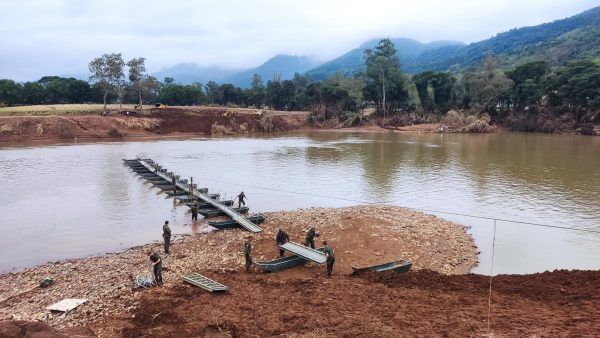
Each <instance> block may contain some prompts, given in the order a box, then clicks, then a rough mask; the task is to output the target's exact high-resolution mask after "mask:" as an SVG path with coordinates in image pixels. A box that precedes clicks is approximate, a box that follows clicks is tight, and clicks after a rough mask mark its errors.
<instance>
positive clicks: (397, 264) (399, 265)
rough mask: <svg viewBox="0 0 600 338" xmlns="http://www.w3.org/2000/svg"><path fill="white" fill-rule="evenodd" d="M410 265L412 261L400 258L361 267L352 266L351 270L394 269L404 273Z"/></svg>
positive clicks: (377, 270) (355, 271) (380, 270)
mask: <svg viewBox="0 0 600 338" xmlns="http://www.w3.org/2000/svg"><path fill="white" fill-rule="evenodd" d="M411 267H412V262H410V261H406V260H403V259H400V260H397V261H391V262H389V263H384V264H379V265H372V266H367V267H363V268H359V267H356V266H352V270H353V273H357V272H363V271H367V270H369V271H376V272H383V271H395V272H397V273H404V272H408V271H409V270H410V268H411Z"/></svg>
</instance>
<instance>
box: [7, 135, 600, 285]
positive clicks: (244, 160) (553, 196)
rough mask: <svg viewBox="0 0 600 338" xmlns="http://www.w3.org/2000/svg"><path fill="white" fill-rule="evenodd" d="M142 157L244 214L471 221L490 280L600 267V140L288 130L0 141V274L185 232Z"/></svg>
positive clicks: (185, 218) (182, 210) (180, 210)
mask: <svg viewBox="0 0 600 338" xmlns="http://www.w3.org/2000/svg"><path fill="white" fill-rule="evenodd" d="M136 155H143V156H145V157H151V158H153V159H156V160H157V161H158V162H160V163H161V164H163V166H165V167H167V168H169V169H171V170H173V171H175V172H177V173H179V174H181V175H182V176H184V177H190V176H193V177H194V180H195V181H197V182H200V183H199V184H200V185H201V186H206V187H208V188H209V189H210V191H211V192H218V193H221V195H222V197H225V198H233V197H234V196H235V195H237V193H239V191H240V190H244V192H245V193H246V195H247V196H248V204H249V206H250V207H251V211H253V212H260V211H275V210H282V209H286V210H293V209H298V208H308V207H321V206H326V207H341V206H349V205H357V204H366V203H387V204H393V205H399V206H404V207H411V208H416V209H426V210H436V211H438V212H431V213H434V214H436V215H438V216H440V217H443V218H446V219H448V220H451V221H456V222H459V223H461V224H465V225H467V226H469V227H470V229H469V232H470V233H471V234H472V235H473V236H474V238H475V240H476V242H477V245H478V247H479V248H480V250H481V254H480V257H479V259H480V264H479V266H478V267H477V268H476V269H475V270H474V271H475V272H478V273H485V274H489V273H490V271H491V270H490V264H491V255H492V238H493V231H492V229H493V224H494V221H492V220H488V219H481V218H473V217H468V216H459V215H452V214H445V213H442V212H450V213H459V214H468V215H474V216H482V217H488V218H499V219H508V220H515V221H518V222H534V223H542V224H548V225H553V226H559V227H576V228H581V229H587V230H592V231H596V232H581V231H572V230H564V229H557V228H546V227H539V226H532V225H527V224H523V223H511V222H506V221H497V223H496V229H497V231H496V242H495V243H496V245H495V249H494V252H495V255H494V260H493V274H497V273H531V272H539V271H544V270H552V269H559V268H567V269H598V268H600V170H599V168H600V138H597V137H584V136H572V135H540V134H512V133H508V134H493V135H459V134H456V135H440V134H398V133H346V132H322V131H316V132H297V133H290V134H280V135H277V136H271V137H250V138H198V139H184V140H160V141H143V142H101V143H77V142H69V143H62V144H53V145H40V144H34V143H3V144H0V186H1V190H0V233H1V234H2V235H1V236H0V251H1V252H0V272H8V271H12V270H15V269H20V268H24V267H28V266H32V265H36V264H41V263H44V262H47V261H54V260H59V259H65V258H76V257H85V256H89V255H96V254H102V253H105V252H112V251H118V250H122V249H125V248H128V247H131V246H133V245H137V244H142V243H147V242H150V241H153V240H159V239H161V232H162V229H161V227H162V223H163V221H164V220H169V221H170V222H171V224H172V229H173V231H174V232H175V233H190V232H198V231H202V228H198V227H195V226H190V225H189V223H190V216H189V214H187V213H186V212H187V208H186V207H182V206H179V207H176V206H174V204H173V201H172V200H171V199H165V195H164V194H161V193H160V191H159V190H158V189H156V188H152V187H151V186H150V185H149V184H147V183H145V182H144V181H143V180H142V179H141V178H140V177H138V176H137V175H135V174H134V173H133V172H131V170H129V168H128V167H126V166H124V165H123V164H122V161H121V159H123V158H134V157H135V156H136Z"/></svg>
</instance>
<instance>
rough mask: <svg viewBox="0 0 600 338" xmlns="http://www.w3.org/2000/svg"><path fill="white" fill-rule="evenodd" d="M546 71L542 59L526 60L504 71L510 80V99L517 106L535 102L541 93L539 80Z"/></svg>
mask: <svg viewBox="0 0 600 338" xmlns="http://www.w3.org/2000/svg"><path fill="white" fill-rule="evenodd" d="M547 72H548V65H547V64H546V62H544V61H535V62H528V63H525V64H522V65H519V66H517V67H516V68H515V69H513V70H511V71H508V72H506V76H507V77H508V78H509V79H511V80H512V82H513V87H512V89H511V93H510V95H511V99H512V101H513V102H514V103H515V105H516V106H517V107H523V106H526V105H531V104H534V103H536V102H537V101H538V100H539V99H540V98H541V97H542V95H543V90H542V86H541V81H542V78H543V76H544V75H546V73H547Z"/></svg>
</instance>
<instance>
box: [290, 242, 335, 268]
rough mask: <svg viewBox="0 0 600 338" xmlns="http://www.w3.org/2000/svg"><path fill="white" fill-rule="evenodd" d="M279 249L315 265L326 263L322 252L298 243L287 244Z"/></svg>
mask: <svg viewBox="0 0 600 338" xmlns="http://www.w3.org/2000/svg"><path fill="white" fill-rule="evenodd" d="M279 247H280V248H282V249H284V250H287V251H289V252H292V253H295V254H296V255H298V256H301V257H303V258H305V259H308V260H309V261H313V262H315V263H319V264H323V263H325V262H326V261H327V257H325V254H324V253H323V252H321V251H319V250H316V249H313V248H309V247H306V246H304V245H301V244H298V243H294V242H287V243H285V244H283V245H280V246H279Z"/></svg>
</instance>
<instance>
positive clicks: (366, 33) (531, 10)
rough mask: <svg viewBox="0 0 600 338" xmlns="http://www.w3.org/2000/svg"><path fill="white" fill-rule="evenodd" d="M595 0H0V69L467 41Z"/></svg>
mask: <svg viewBox="0 0 600 338" xmlns="http://www.w3.org/2000/svg"><path fill="white" fill-rule="evenodd" d="M597 5H600V0H594V1H590V0H559V1H552V2H549V1H545V0H544V1H542V0H530V1H522V0H519V1H517V0H488V1H478V0H477V1H476V0H464V1H442V0H420V1H384V0H371V1H348V0H347V1H340V0H330V1H326V0H304V1H278V0H277V1H276V0H256V1H241V0H238V1H234V0H230V1H226V0H221V1H212V0H206V1H193V0H170V1H159V0H145V1H142V0H133V1H124V0H95V1H92V0H62V1H59V0H57V1H52V0H48V1H43V0H32V1H3V2H1V3H0V11H1V12H2V13H3V14H4V15H3V20H2V22H0V45H1V46H2V48H1V50H0V78H13V79H16V80H20V81H24V80H33V79H37V78H39V77H41V76H43V75H51V74H87V63H88V62H89V60H91V58H93V57H95V56H98V55H100V54H102V53H105V52H122V53H123V55H124V57H125V58H132V57H137V56H143V57H146V58H147V68H148V69H149V71H156V70H159V69H160V68H163V67H167V66H171V65H174V64H177V63H180V62H193V63H198V64H200V65H203V66H210V65H218V66H220V67H225V68H246V67H254V66H256V65H258V64H260V63H262V62H264V61H265V60H266V59H268V58H269V57H271V56H273V55H275V54H278V53H286V54H297V55H315V56H318V57H321V58H322V59H328V58H333V57H336V56H338V55H339V54H341V53H344V52H346V51H347V50H349V49H351V48H355V47H356V46H358V45H359V44H361V43H362V42H364V41H365V40H368V39H371V38H376V37H385V36H389V37H409V38H414V39H417V40H421V41H424V42H426V41H432V40H459V41H464V42H473V41H478V40H481V39H485V38H488V37H490V36H492V35H494V34H496V33H498V32H501V31H505V30H508V29H511V28H514V27H522V26H528V25H535V24H540V23H543V22H547V21H552V20H556V19H559V18H563V17H566V16H570V15H573V14H576V13H579V12H581V11H583V10H585V9H589V8H592V7H594V6H597Z"/></svg>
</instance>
